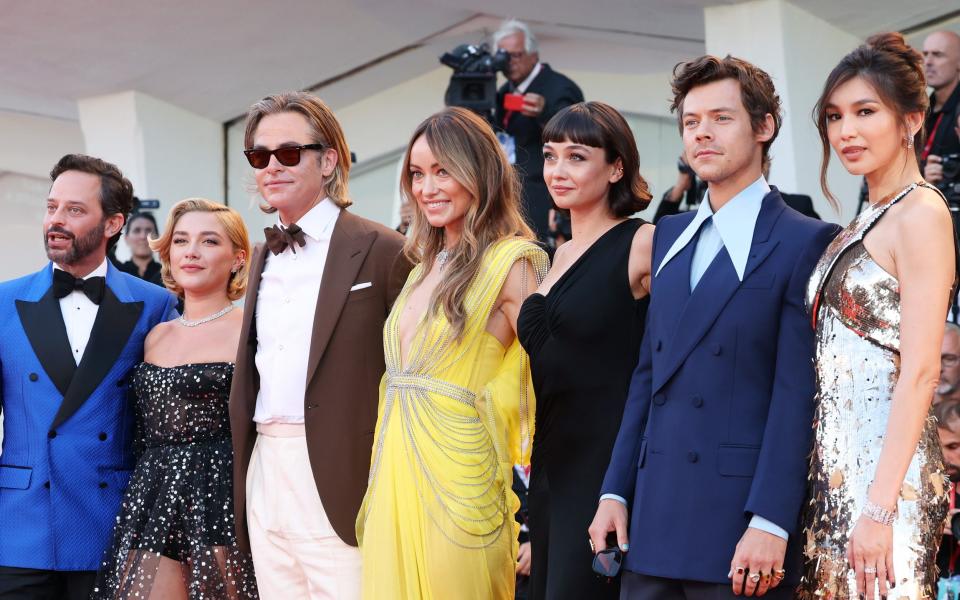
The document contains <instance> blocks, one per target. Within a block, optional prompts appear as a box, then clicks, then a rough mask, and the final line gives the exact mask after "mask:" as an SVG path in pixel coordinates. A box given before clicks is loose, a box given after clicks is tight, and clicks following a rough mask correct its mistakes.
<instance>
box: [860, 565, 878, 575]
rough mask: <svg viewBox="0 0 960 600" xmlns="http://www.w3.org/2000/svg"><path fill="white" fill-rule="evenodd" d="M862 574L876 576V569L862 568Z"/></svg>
mask: <svg viewBox="0 0 960 600" xmlns="http://www.w3.org/2000/svg"><path fill="white" fill-rule="evenodd" d="M863 572H864V573H866V574H868V575H876V574H877V568H876V567H864V568H863Z"/></svg>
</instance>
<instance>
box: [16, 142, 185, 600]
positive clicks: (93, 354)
mask: <svg viewBox="0 0 960 600" xmlns="http://www.w3.org/2000/svg"><path fill="white" fill-rule="evenodd" d="M50 178H51V180H53V185H52V186H51V188H50V194H49V197H48V198H47V202H46V206H47V208H46V213H45V216H44V219H43V235H44V245H45V247H46V251H47V257H48V258H49V259H50V263H49V264H47V265H45V266H44V267H43V268H42V269H41V270H40V271H38V272H36V273H34V274H32V275H27V276H25V277H21V278H20V279H15V280H13V281H7V282H4V283H0V315H2V318H0V340H2V343H0V380H2V381H0V410H2V412H3V417H4V423H3V428H4V435H3V452H2V453H0V599H3V600H6V599H11V600H12V599H18V600H19V599H24V598H29V599H31V600H34V599H37V600H44V599H50V600H54V599H57V600H60V599H69V600H80V599H81V598H83V599H85V598H88V597H89V596H90V592H91V591H92V588H93V583H94V578H95V575H96V570H97V566H98V565H99V562H100V559H101V555H102V554H103V551H104V548H105V547H106V545H107V542H108V540H109V537H110V532H111V531H112V529H113V524H114V518H115V517H116V514H117V511H118V510H119V508H120V500H121V498H122V497H123V492H124V489H125V488H126V487H127V481H128V479H129V477H130V471H131V469H133V454H132V452H131V445H132V439H133V406H132V404H131V403H130V402H128V400H127V373H128V371H130V369H131V368H132V367H134V366H135V365H136V364H137V363H139V362H140V361H141V360H142V359H143V340H144V337H145V336H146V335H147V332H149V331H150V329H151V328H152V327H153V326H154V325H156V324H157V323H159V322H161V321H165V320H167V319H169V318H171V317H172V316H173V315H174V305H175V298H174V297H173V295H172V294H170V293H169V292H167V291H166V290H164V289H163V288H161V287H158V286H156V285H154V284H152V283H147V282H145V281H142V280H140V279H138V278H136V277H133V276H132V275H127V274H126V273H122V272H120V271H119V270H117V269H116V268H115V267H114V266H113V265H112V264H111V263H110V261H108V260H107V258H106V256H107V249H108V248H109V247H111V246H112V245H113V244H115V243H116V241H117V239H119V237H120V232H121V230H122V229H123V223H124V219H125V218H126V215H127V214H128V213H129V212H130V210H131V209H132V208H133V187H132V186H131V185H130V182H129V181H127V179H126V178H124V177H123V175H122V174H121V173H120V170H119V169H117V167H115V166H114V165H111V164H109V163H106V162H104V161H102V160H100V159H97V158H93V157H90V156H83V155H78V154H70V155H67V156H64V157H63V158H62V159H61V160H60V162H59V163H57V165H56V166H55V167H54V168H53V171H52V172H51V173H50ZM8 258H12V259H16V257H8Z"/></svg>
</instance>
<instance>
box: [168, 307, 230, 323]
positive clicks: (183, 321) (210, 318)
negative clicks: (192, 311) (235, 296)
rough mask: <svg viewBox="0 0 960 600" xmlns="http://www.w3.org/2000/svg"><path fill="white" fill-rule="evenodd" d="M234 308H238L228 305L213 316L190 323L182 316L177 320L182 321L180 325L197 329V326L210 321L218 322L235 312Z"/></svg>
mask: <svg viewBox="0 0 960 600" xmlns="http://www.w3.org/2000/svg"><path fill="white" fill-rule="evenodd" d="M234 308H236V307H235V306H234V305H233V304H228V305H226V306H225V307H223V308H222V309H220V310H218V311H217V312H215V313H213V314H212V315H209V316H206V317H203V318H202V319H197V320H196V321H188V320H186V319H184V318H183V315H180V316H179V317H178V318H177V320H178V321H180V324H181V325H183V326H184V327H196V326H197V325H203V324H204V323H209V322H210V321H214V320H216V319H219V318H220V317H222V316H223V315H225V314H227V313H228V312H230V311H231V310H233V309H234Z"/></svg>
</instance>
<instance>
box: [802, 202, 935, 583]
mask: <svg viewBox="0 0 960 600" xmlns="http://www.w3.org/2000/svg"><path fill="white" fill-rule="evenodd" d="M917 186H918V184H911V185H910V186H908V187H907V188H906V189H904V190H902V191H901V192H899V193H898V194H894V195H893V196H891V197H889V198H887V199H885V200H882V201H880V202H878V203H877V204H875V205H872V206H870V207H869V208H868V209H867V210H865V211H864V212H863V213H861V214H860V215H859V216H858V217H857V218H856V219H855V220H854V221H853V222H852V223H851V224H850V225H849V226H848V227H847V228H846V229H845V230H844V231H843V232H842V233H841V234H840V235H839V236H838V237H837V238H836V239H835V240H834V241H833V243H832V244H831V245H830V246H829V247H828V248H827V250H826V252H825V253H824V255H823V257H822V258H821V259H820V262H819V264H818V266H817V268H816V269H815V270H814V274H813V277H812V278H811V281H810V285H809V286H808V290H807V304H808V307H809V308H811V314H812V315H813V317H814V324H815V327H816V344H817V349H816V373H817V398H816V412H815V418H814V425H813V426H814V448H813V452H812V455H811V461H810V463H811V466H810V476H809V484H810V498H809V499H808V503H807V505H806V507H805V510H804V535H805V540H804V543H805V550H804V554H805V559H806V566H805V573H804V577H803V581H802V582H801V586H800V589H799V590H798V598H801V599H804V600H813V599H817V600H833V599H836V600H845V599H848V598H857V597H858V596H857V587H856V579H855V574H854V571H853V569H851V568H849V566H848V564H847V559H846V550H847V542H848V539H849V536H850V534H851V533H852V532H853V528H854V526H855V525H856V522H857V519H858V518H859V517H860V515H861V514H862V512H863V508H864V505H865V503H866V500H867V492H868V489H869V486H870V483H871V482H872V481H873V479H874V476H875V473H876V469H877V463H878V461H879V458H880V451H881V449H882V448H883V440H884V435H885V433H886V429H887V422H888V418H889V414H890V405H891V397H892V394H893V390H894V387H895V386H896V383H897V379H898V377H899V374H900V354H899V350H900V288H899V282H898V281H897V279H896V278H895V277H893V276H892V275H890V274H889V273H887V272H886V271H884V270H883V269H882V268H881V267H880V265H878V264H877V263H876V262H875V261H874V260H873V258H872V257H871V256H870V254H869V253H868V252H867V250H866V248H865V247H864V245H863V237H864V236H865V235H866V233H867V232H868V231H869V230H870V228H871V227H872V226H873V225H874V224H875V223H876V222H877V221H878V220H879V219H880V218H881V217H882V216H883V214H884V213H885V212H886V210H887V209H889V208H890V207H891V206H893V205H894V204H896V202H898V201H899V200H900V199H901V198H903V197H904V196H906V195H907V194H908V193H909V192H911V191H913V190H914V189H915V188H916V187H917ZM946 510H947V485H946V477H945V475H944V473H943V459H942V456H941V453H940V446H939V443H938V440H937V431H936V424H935V422H934V420H933V419H932V418H928V419H927V422H926V424H925V426H924V430H923V433H922V435H921V438H920V442H919V444H918V446H917V449H916V451H915V453H914V456H913V459H912V460H911V462H910V466H909V468H908V469H907V474H906V477H905V478H904V481H903V485H902V487H901V491H900V498H899V501H898V504H897V518H896V522H895V523H894V525H893V564H894V572H895V574H896V577H897V580H896V586H895V587H894V588H893V589H892V590H890V593H889V594H888V598H891V599H892V598H897V599H910V600H920V599H924V598H935V597H936V581H937V567H936V552H937V548H938V546H939V543H940V537H941V533H942V528H943V520H944V518H945V517H946ZM878 597H879V596H878Z"/></svg>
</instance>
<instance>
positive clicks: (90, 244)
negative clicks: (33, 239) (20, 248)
mask: <svg viewBox="0 0 960 600" xmlns="http://www.w3.org/2000/svg"><path fill="white" fill-rule="evenodd" d="M106 229H107V221H106V220H103V221H100V224H99V225H97V226H96V227H94V228H93V229H91V230H90V231H88V232H87V233H86V234H84V235H82V236H80V237H79V238H78V237H77V236H75V235H74V234H72V233H70V232H69V231H67V230H66V229H63V228H61V227H55V226H54V227H51V228H50V229H48V230H46V231H45V232H44V233H43V247H44V249H45V250H46V251H47V258H48V259H50V260H51V261H53V262H55V263H57V264H58V265H61V266H70V265H75V264H77V263H78V262H80V261H81V260H83V259H85V258H87V257H88V256H90V255H91V254H93V253H94V252H96V251H97V250H99V249H100V244H102V243H103V233H104V231H106ZM51 233H59V234H60V235H65V236H67V237H69V238H70V240H71V244H70V247H69V248H68V249H67V250H51V249H50V244H49V240H48V239H47V236H48V235H49V234H51Z"/></svg>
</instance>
